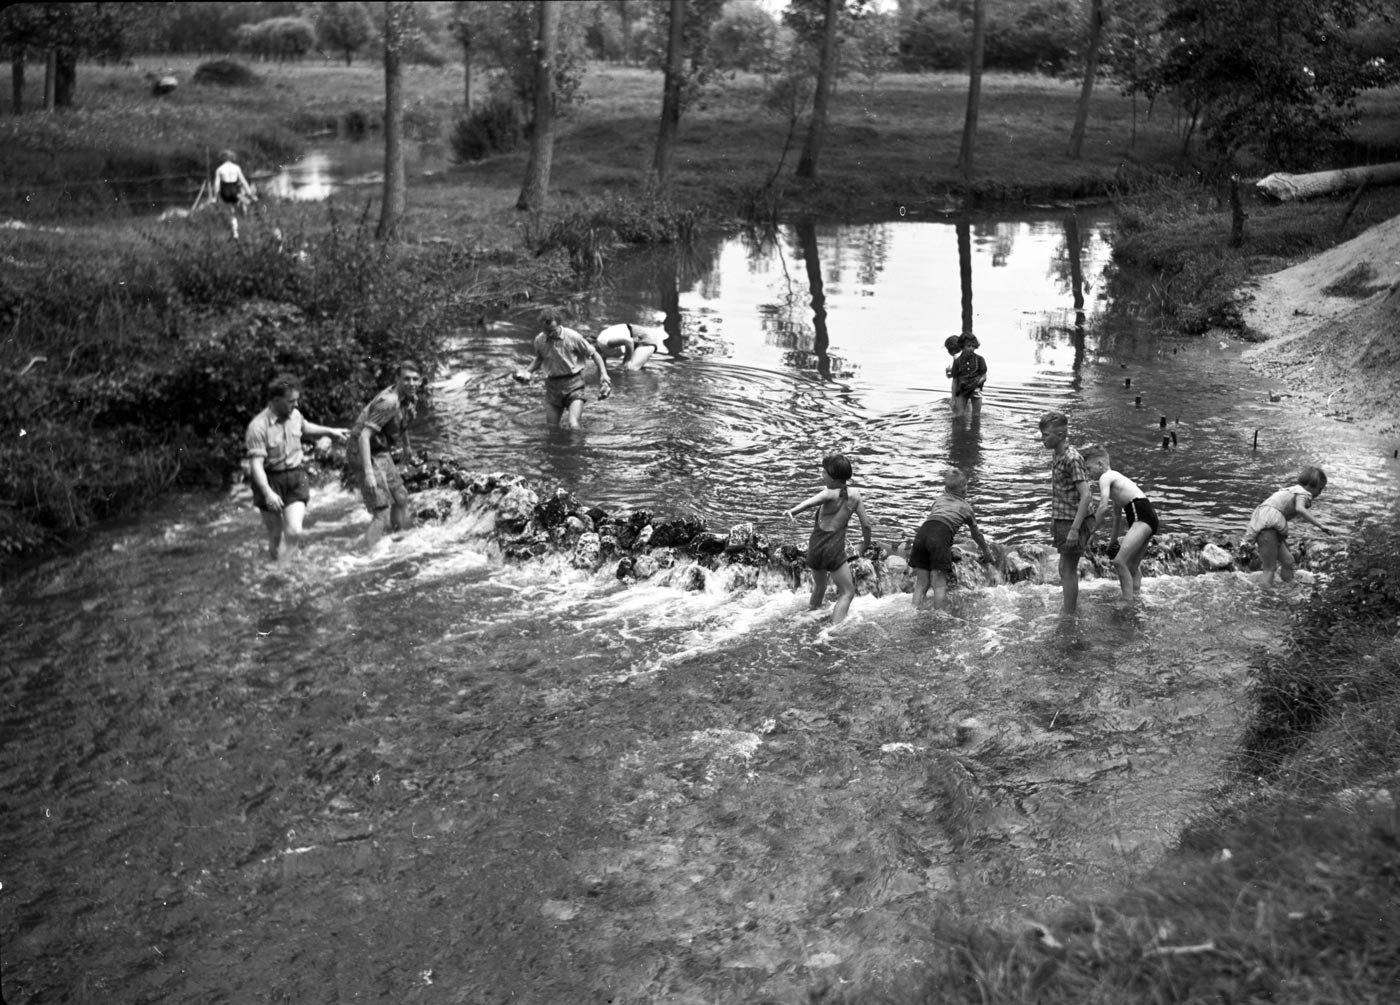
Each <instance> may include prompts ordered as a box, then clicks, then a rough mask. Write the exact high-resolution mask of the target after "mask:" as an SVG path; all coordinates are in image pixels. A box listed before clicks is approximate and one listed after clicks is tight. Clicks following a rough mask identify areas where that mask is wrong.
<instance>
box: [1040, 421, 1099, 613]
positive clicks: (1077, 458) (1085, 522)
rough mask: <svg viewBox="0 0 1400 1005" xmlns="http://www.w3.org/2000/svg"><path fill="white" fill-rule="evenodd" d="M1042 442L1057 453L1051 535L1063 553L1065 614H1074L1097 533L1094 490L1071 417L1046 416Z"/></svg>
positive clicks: (1053, 470)
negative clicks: (1072, 437)
mask: <svg viewBox="0 0 1400 1005" xmlns="http://www.w3.org/2000/svg"><path fill="white" fill-rule="evenodd" d="M1040 442H1041V443H1043V444H1044V445H1045V449H1047V450H1053V451H1055V460H1054V463H1053V464H1051V466H1050V533H1051V537H1052V538H1053V540H1054V542H1055V547H1056V548H1057V549H1058V550H1059V552H1060V570H1059V571H1060V588H1061V589H1062V590H1063V591H1064V610H1065V613H1066V614H1073V613H1074V609H1075V607H1076V605H1077V604H1078V603H1079V559H1080V556H1082V555H1083V554H1084V549H1085V548H1086V547H1088V545H1089V536H1090V535H1091V534H1092V533H1093V531H1094V516H1093V514H1092V513H1090V512H1089V507H1090V506H1091V505H1092V504H1093V501H1094V489H1093V485H1092V483H1091V482H1090V481H1089V472H1088V470H1087V469H1085V467H1084V458H1083V456H1082V455H1081V454H1080V453H1079V451H1078V450H1075V449H1074V447H1072V446H1070V444H1069V416H1067V415H1065V414H1064V413H1063V412H1046V413H1045V414H1044V415H1042V416H1041V417H1040Z"/></svg>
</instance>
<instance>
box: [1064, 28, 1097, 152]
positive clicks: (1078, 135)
mask: <svg viewBox="0 0 1400 1005" xmlns="http://www.w3.org/2000/svg"><path fill="white" fill-rule="evenodd" d="M1102 41H1103V0H1089V44H1088V46H1087V47H1086V49H1085V52H1084V86H1083V87H1081V88H1080V89H1079V107H1078V108H1077V109H1076V110H1075V113H1074V130H1073V131H1072V132H1071V133H1070V136H1069V155H1070V156H1071V157H1073V158H1075V159H1076V160H1077V159H1078V158H1079V153H1080V151H1081V150H1082V149H1083V147H1084V127H1085V125H1086V124H1087V123H1088V121H1089V99H1090V98H1091V97H1093V94H1094V78H1095V77H1096V76H1098V73H1099V45H1100V43H1101V42H1102Z"/></svg>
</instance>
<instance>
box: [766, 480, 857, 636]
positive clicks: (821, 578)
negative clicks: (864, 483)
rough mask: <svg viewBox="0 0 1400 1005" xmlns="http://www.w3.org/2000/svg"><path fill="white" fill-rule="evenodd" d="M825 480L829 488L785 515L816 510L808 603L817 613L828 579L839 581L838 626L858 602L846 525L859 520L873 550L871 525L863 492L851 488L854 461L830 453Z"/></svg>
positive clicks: (835, 619) (834, 613) (833, 618)
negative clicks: (847, 556)
mask: <svg viewBox="0 0 1400 1005" xmlns="http://www.w3.org/2000/svg"><path fill="white" fill-rule="evenodd" d="M822 475H823V478H822V481H823V482H825V484H826V487H825V488H823V489H822V490H821V491H820V492H818V493H817V494H816V495H814V496H812V497H811V498H809V499H804V500H803V501H802V502H800V503H798V504H797V505H796V506H794V507H793V508H792V509H790V510H787V511H786V512H784V514H783V515H784V516H786V517H787V518H788V519H789V520H794V519H795V518H796V516H797V514H798V513H801V512H802V511H803V510H805V509H812V508H813V507H816V510H817V514H816V517H817V519H816V525H815V526H814V527H813V528H812V536H811V539H810V540H809V541H808V542H807V568H809V569H811V570H812V598H811V602H810V604H809V606H810V608H811V609H812V610H814V611H815V610H817V609H818V608H820V607H821V606H822V603H823V601H825V599H826V584H827V578H828V577H830V578H831V579H834V580H835V581H836V589H837V590H838V591H839V592H838V593H837V596H836V606H835V607H833V608H832V610H831V623H832V624H833V625H838V624H840V623H841V622H842V621H844V620H845V619H846V614H847V612H848V611H850V609H851V601H852V600H854V599H855V595H856V584H855V580H854V579H852V578H851V567H850V565H849V564H848V563H847V561H846V525H847V524H848V523H850V522H851V517H852V516H856V517H859V518H860V529H861V533H862V534H863V535H864V537H865V547H866V548H869V547H870V531H871V528H872V526H873V525H872V524H871V522H870V518H869V517H868V516H866V513H865V503H864V502H863V501H862V500H861V496H860V490H859V489H852V488H848V487H847V485H846V482H848V481H850V478H851V462H850V461H849V460H847V459H846V457H845V456H844V455H842V454H831V455H830V456H828V457H827V458H825V459H824V460H823V461H822Z"/></svg>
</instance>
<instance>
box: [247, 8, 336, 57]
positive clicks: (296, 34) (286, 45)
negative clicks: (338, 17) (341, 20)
mask: <svg viewBox="0 0 1400 1005" xmlns="http://www.w3.org/2000/svg"><path fill="white" fill-rule="evenodd" d="M235 38H236V42H237V46H238V49H239V51H241V52H247V53H250V54H251V55H254V56H257V57H258V58H259V59H264V60H274V59H275V60H277V61H278V62H281V61H282V60H286V59H301V58H302V57H303V56H305V55H306V54H307V53H308V52H310V51H311V50H312V49H314V48H315V47H316V29H315V27H314V26H313V25H312V24H311V22H310V21H308V20H306V19H305V18H300V17H274V18H268V19H267V20H266V21H258V22H256V23H255V24H244V25H239V27H238V30H237V31H236V32H235Z"/></svg>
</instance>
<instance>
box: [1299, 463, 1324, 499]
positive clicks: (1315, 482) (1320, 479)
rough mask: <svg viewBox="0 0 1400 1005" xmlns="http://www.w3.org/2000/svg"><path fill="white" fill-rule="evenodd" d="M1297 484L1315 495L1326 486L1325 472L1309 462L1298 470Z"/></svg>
mask: <svg viewBox="0 0 1400 1005" xmlns="http://www.w3.org/2000/svg"><path fill="white" fill-rule="evenodd" d="M1298 484H1299V485H1301V486H1303V488H1305V489H1307V490H1308V491H1309V492H1311V493H1312V494H1313V495H1317V494H1318V493H1319V492H1321V491H1322V490H1323V489H1325V488H1326V487H1327V472H1326V471H1323V470H1322V469H1321V468H1318V467H1313V466H1312V465H1311V464H1309V465H1308V466H1307V467H1305V468H1302V469H1301V470H1300V471H1299V472H1298Z"/></svg>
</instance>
